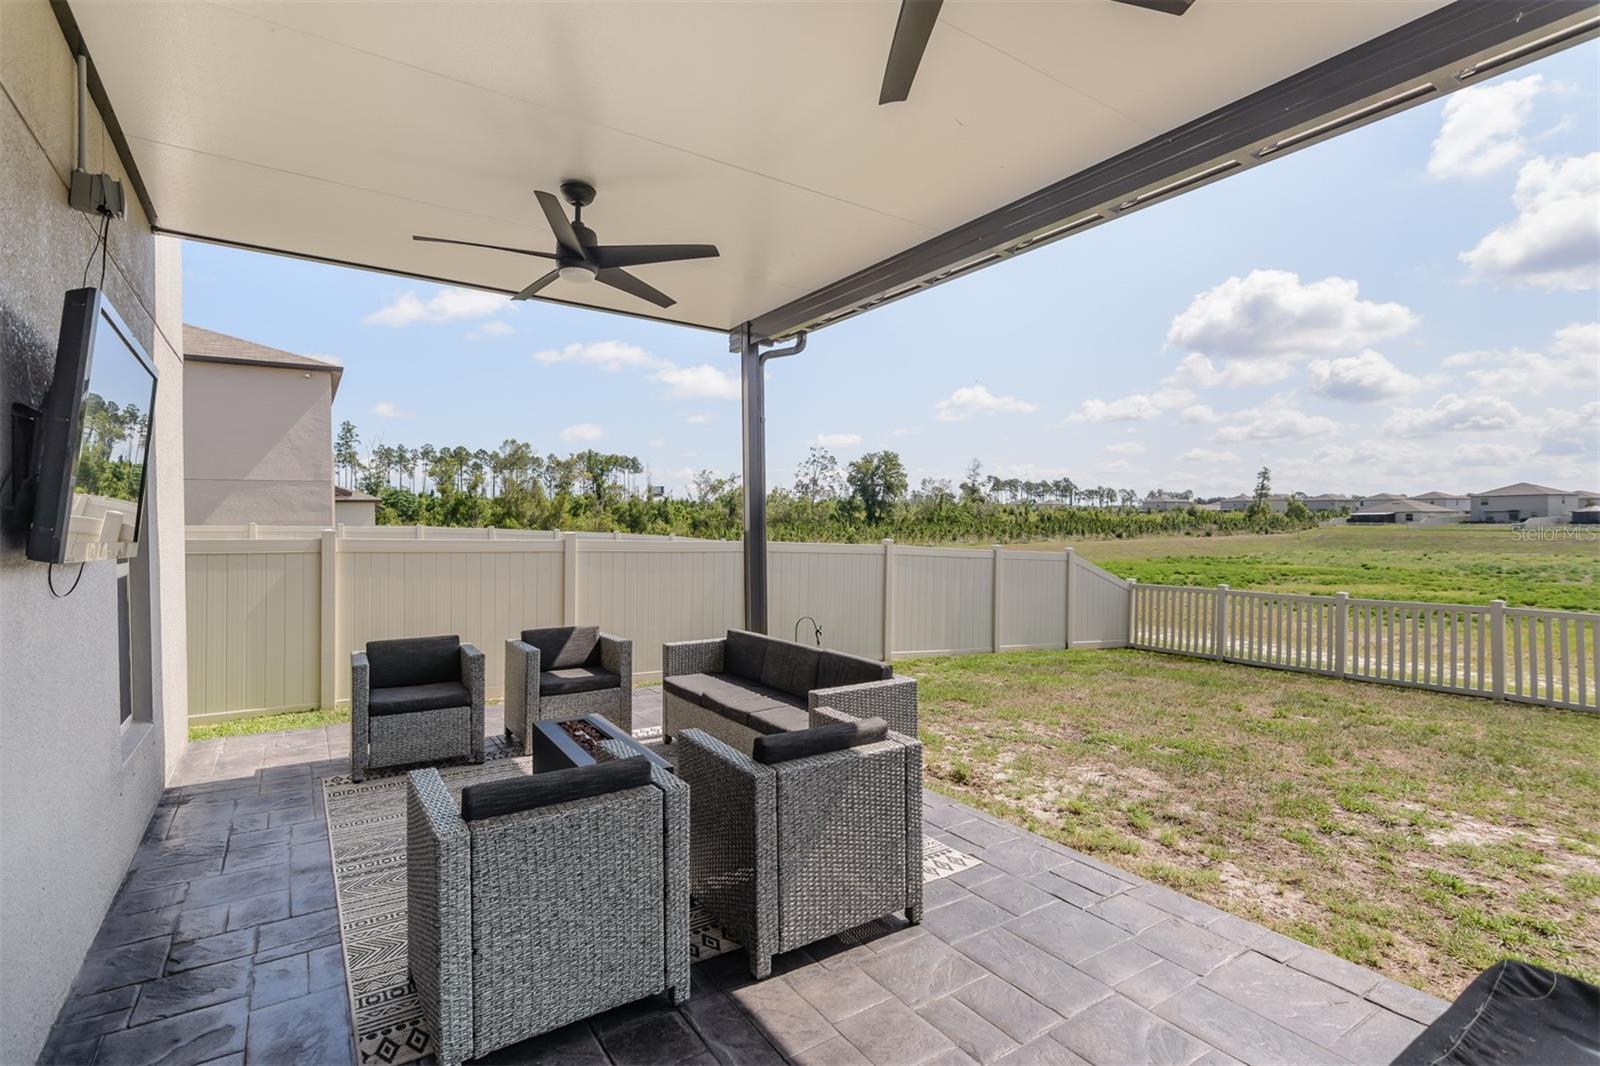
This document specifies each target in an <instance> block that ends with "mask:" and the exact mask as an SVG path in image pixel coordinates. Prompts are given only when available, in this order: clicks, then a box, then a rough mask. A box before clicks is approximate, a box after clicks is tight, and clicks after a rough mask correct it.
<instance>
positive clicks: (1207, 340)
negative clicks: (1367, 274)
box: [1167, 270, 1418, 385]
mask: <svg viewBox="0 0 1600 1066" xmlns="http://www.w3.org/2000/svg"><path fill="white" fill-rule="evenodd" d="M1417 321H1418V318H1417V315H1416V314H1414V313H1413V312H1412V311H1411V310H1410V309H1409V308H1407V307H1404V306H1402V305H1401V304H1397V303H1375V302H1373V301H1371V300H1363V299H1360V297H1359V288H1358V286H1357V285H1356V283H1355V282H1354V281H1351V280H1349V279H1347V278H1323V279H1322V280H1321V281H1314V282H1312V283H1310V284H1302V283H1301V281H1300V277H1299V275H1298V274H1293V273H1290V272H1289V271H1286V270H1252V271H1251V272H1250V273H1249V274H1248V275H1246V276H1245V277H1242V278H1240V277H1232V278H1229V279H1228V280H1227V281H1224V282H1223V283H1222V284H1220V285H1218V286H1216V287H1215V288H1213V289H1208V290H1207V291H1205V292H1203V293H1201V294H1200V295H1198V296H1196V297H1195V298H1194V300H1193V301H1191V302H1190V304H1189V306H1188V307H1187V308H1185V309H1184V310H1183V311H1182V312H1181V313H1180V314H1178V316H1177V317H1176V318H1174V319H1173V320H1172V325H1171V327H1170V328H1169V329H1168V330H1167V343H1168V344H1169V345H1172V346H1174V347H1178V348H1182V349H1185V350H1187V351H1189V352H1193V353H1198V354H1200V355H1201V356H1204V357H1207V358H1206V361H1205V362H1198V361H1191V360H1185V361H1184V363H1181V364H1179V381H1180V383H1184V384H1195V385H1213V384H1217V385H1243V384H1251V385H1255V384H1269V383H1270V382H1271V381H1274V380H1282V377H1283V376H1284V374H1283V372H1280V371H1277V370H1271V371H1268V370H1256V371H1254V376H1253V375H1252V372H1251V370H1249V369H1248V368H1247V367H1242V366H1233V365H1230V364H1232V363H1236V362H1244V363H1249V362H1264V363H1272V362H1280V363H1281V362H1291V361H1294V360H1298V359H1303V358H1307V357H1309V356H1313V355H1345V354H1349V353H1353V352H1357V351H1360V350H1361V349H1362V348H1367V347H1370V346H1371V345H1373V344H1375V343H1377V342H1378V341H1381V340H1385V339H1387V338H1390V337H1397V336H1399V335H1401V334H1402V333H1406V332H1407V331H1409V330H1411V329H1412V328H1413V327H1414V326H1416V324H1417ZM1215 359H1222V360H1225V362H1224V364H1223V368H1222V369H1221V370H1218V369H1217V368H1216V366H1215V365H1214V363H1213V362H1212V360H1215ZM1185 374H1187V375H1188V376H1189V378H1190V379H1191V380H1188V381H1185V380H1184V375H1185Z"/></svg>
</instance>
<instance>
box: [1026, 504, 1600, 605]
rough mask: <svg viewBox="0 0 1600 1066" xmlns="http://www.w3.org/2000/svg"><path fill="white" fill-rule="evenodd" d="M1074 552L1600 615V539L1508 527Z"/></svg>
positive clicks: (1305, 587)
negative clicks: (1528, 534) (1532, 534)
mask: <svg viewBox="0 0 1600 1066" xmlns="http://www.w3.org/2000/svg"><path fill="white" fill-rule="evenodd" d="M1576 528H1577V527H1573V529H1576ZM1073 546H1074V547H1075V548H1077V549H1078V551H1079V552H1080V553H1082V555H1083V556H1084V558H1086V559H1088V560H1089V561H1090V562H1093V563H1096V564H1098V565H1100V566H1103V567H1105V568H1106V569H1107V570H1110V571H1111V572H1112V573H1114V574H1117V575H1118V576H1120V577H1132V578H1137V579H1138V580H1140V581H1149V582H1156V583H1159V584H1167V585H1216V584H1218V583H1220V582H1227V583H1228V584H1229V585H1232V586H1233V587H1234V588H1241V589H1259V590H1263V591H1270V592H1294V593H1323V594H1329V593H1334V592H1348V593H1350V595H1352V596H1366V597H1373V598H1378V599H1396V600H1428V601H1432V602H1435V603H1467V604H1478V603H1486V602H1488V601H1489V600H1493V599H1503V600H1505V601H1506V602H1507V603H1508V604H1510V605H1511V606H1513V607H1550V608H1555V609H1560V610H1577V611H1595V610H1600V538H1596V539H1583V538H1581V537H1563V538H1561V539H1550V540H1541V539H1532V538H1529V539H1518V537H1517V536H1516V534H1515V532H1514V531H1513V530H1511V529H1510V528H1509V527H1507V526H1487V525H1483V526H1434V527H1431V528H1413V529H1407V528H1405V527H1403V526H1402V527H1395V526H1346V525H1340V526H1334V527H1320V528H1317V529H1312V530H1306V531H1304V532H1301V533H1281V534H1272V535H1259V534H1247V535H1242V536H1231V537H1203V536H1202V537H1144V538H1139V539H1132V540H1085V541H1081V542H1075V543H1074V545H1073ZM1025 547H1055V548H1059V547H1060V545H1025Z"/></svg>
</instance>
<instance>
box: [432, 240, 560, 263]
mask: <svg viewBox="0 0 1600 1066" xmlns="http://www.w3.org/2000/svg"><path fill="white" fill-rule="evenodd" d="M411 239H412V240H414V241H426V242H427V243H429V244H459V245H461V246H462V247H464V248H489V249H492V250H493V251H496V252H515V253H516V254H517V255H536V256H538V257H539V258H540V259H554V258H555V253H554V252H536V251H534V250H533V249H532V248H509V247H507V246H506V245H504V244H479V243H478V242H477V241H458V240H455V239H453V238H450V237H420V236H415V235H414V236H412V238H411Z"/></svg>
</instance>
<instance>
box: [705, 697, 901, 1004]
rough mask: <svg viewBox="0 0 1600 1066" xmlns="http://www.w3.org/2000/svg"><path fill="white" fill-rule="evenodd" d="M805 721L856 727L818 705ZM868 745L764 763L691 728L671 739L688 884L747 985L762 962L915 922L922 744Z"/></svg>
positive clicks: (897, 739) (896, 739)
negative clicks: (686, 806) (680, 783)
mask: <svg viewBox="0 0 1600 1066" xmlns="http://www.w3.org/2000/svg"><path fill="white" fill-rule="evenodd" d="M811 720H812V722H813V723H815V724H816V725H817V726H823V725H828V724H849V726H851V727H852V728H855V729H860V728H861V727H863V726H864V725H866V723H862V722H860V721H859V720H857V719H853V718H851V717H849V716H847V715H842V714H837V713H835V712H833V711H831V710H829V709H828V708H826V707H823V708H819V709H817V710H816V711H813V712H812V714H811ZM876 726H877V727H878V729H879V730H881V729H882V726H883V723H882V722H881V721H879V722H877V723H876ZM867 735H868V737H869V739H870V736H871V735H872V733H870V732H869V733H868V734H867ZM877 735H882V736H883V739H882V740H878V741H876V742H867V743H859V742H858V743H857V745H856V746H849V747H844V748H842V749H840V750H832V751H826V752H824V753H821V754H811V755H804V756H803V757H800V758H795V759H792V760H790V761H779V762H776V763H774V764H771V765H767V764H764V763H762V762H758V761H757V759H756V758H752V757H751V756H749V755H746V754H744V753H743V752H740V751H736V750H734V749H733V748H732V747H730V746H729V745H727V744H725V743H723V742H722V741H721V740H718V739H717V738H716V737H713V736H711V735H710V734H708V733H705V732H703V731H702V730H699V729H687V730H684V731H683V732H682V733H681V734H679V736H678V740H677V743H678V745H679V748H678V768H677V769H678V775H679V776H680V777H682V778H683V779H684V780H685V781H687V782H688V783H689V796H690V809H691V816H690V821H691V825H692V837H693V841H694V845H693V856H692V858H691V860H690V884H691V885H692V887H693V891H694V896H695V899H696V900H697V901H698V902H699V904H700V906H701V907H702V908H704V909H705V910H706V911H707V912H708V913H709V914H711V915H712V916H713V917H715V918H716V920H717V921H718V923H719V924H720V925H721V926H722V928H723V929H724V930H726V931H727V933H728V935H729V936H731V937H733V939H735V940H737V941H739V942H740V943H741V944H743V945H744V946H745V948H746V950H747V951H748V952H749V954H750V972H751V973H752V974H754V975H755V976H756V977H758V978H761V977H766V976H768V975H769V974H771V972H772V956H773V955H776V954H780V953H782V952H785V951H791V950H793V949H795V948H798V947H803V946H805V945H806V944H810V943H814V942H815V941H817V940H821V939H822V938H824V937H827V936H831V935H833V934H835V933H840V932H843V931H845V930H846V929H852V928H854V927H856V926H858V925H861V924H863V923H864V922H868V921H871V920H872V919H875V918H880V917H882V916H883V915H886V914H889V913H892V912H894V911H898V910H904V911H905V913H906V917H907V919H908V920H910V921H911V922H912V923H913V924H916V923H918V922H920V921H921V920H922V823H921V814H922V745H921V744H920V743H919V742H918V741H916V740H914V739H912V738H910V737H906V736H903V735H901V734H899V733H895V732H888V733H887V734H886V735H884V734H882V733H881V732H879V733H878V734H877ZM806 738H807V734H805V733H798V732H796V733H790V734H788V735H787V737H785V738H783V739H784V740H786V741H787V740H795V741H800V742H801V743H802V744H804V743H805V742H806ZM773 739H777V738H768V739H767V740H766V741H763V742H762V743H769V742H770V741H771V740H773ZM756 751H757V756H758V757H763V758H764V757H766V756H765V753H764V752H762V750H761V747H760V746H759V745H758V746H757V748H756Z"/></svg>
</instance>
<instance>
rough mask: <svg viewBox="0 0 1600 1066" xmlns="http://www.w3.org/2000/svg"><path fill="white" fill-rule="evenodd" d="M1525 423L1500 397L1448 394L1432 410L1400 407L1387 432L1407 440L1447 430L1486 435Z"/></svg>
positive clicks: (1396, 410)
mask: <svg viewBox="0 0 1600 1066" xmlns="http://www.w3.org/2000/svg"><path fill="white" fill-rule="evenodd" d="M1521 421H1522V416H1521V414H1519V413H1518V411H1517V409H1516V408H1515V407H1513V406H1511V404H1509V403H1507V402H1506V401H1505V400H1502V399H1500V398H1499V397H1498V396H1462V395H1459V394H1457V393H1454V392H1447V393H1445V394H1444V395H1443V396H1441V397H1439V398H1438V399H1437V400H1435V401H1434V402H1433V405H1432V406H1431V407H1397V408H1395V409H1394V413H1393V414H1391V415H1390V416H1389V419H1388V421H1387V422H1385V423H1384V428H1385V429H1386V430H1388V431H1389V432H1390V433H1397V434H1399V435H1401V436H1405V437H1420V436H1424V435H1426V434H1429V433H1439V432H1442V431H1445V430H1454V431H1459V432H1484V431H1488V430H1500V429H1514V428H1516V426H1517V425H1518V423H1520V422H1521Z"/></svg>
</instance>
